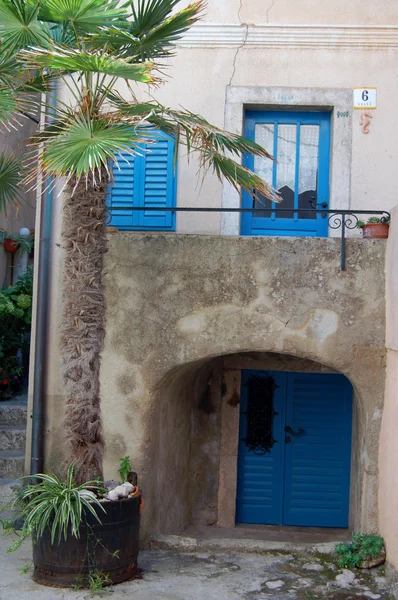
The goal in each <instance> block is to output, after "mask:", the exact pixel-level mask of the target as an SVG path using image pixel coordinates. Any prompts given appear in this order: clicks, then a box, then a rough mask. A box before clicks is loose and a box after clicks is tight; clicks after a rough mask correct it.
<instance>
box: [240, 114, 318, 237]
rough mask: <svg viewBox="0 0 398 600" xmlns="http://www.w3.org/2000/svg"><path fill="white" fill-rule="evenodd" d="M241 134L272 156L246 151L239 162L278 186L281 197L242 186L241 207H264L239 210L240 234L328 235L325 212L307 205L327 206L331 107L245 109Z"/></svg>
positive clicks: (275, 186)
mask: <svg viewBox="0 0 398 600" xmlns="http://www.w3.org/2000/svg"><path fill="white" fill-rule="evenodd" d="M245 136H246V137H248V138H250V139H252V140H255V141H256V142H257V143H259V144H260V145H261V146H263V147H264V148H265V149H266V150H268V152H269V153H270V154H272V155H273V156H274V158H275V159H276V161H271V160H270V159H267V158H263V157H258V156H257V157H254V156H253V155H246V156H245V157H244V165H245V166H246V167H248V168H250V169H252V170H254V171H255V172H256V173H257V174H258V175H260V177H262V179H264V180H265V181H267V182H268V183H270V184H271V185H272V186H273V187H274V188H275V189H276V190H278V191H279V193H280V195H281V197H282V202H280V203H278V204H276V203H274V202H270V201H269V200H267V199H266V198H264V197H263V196H260V197H259V198H256V197H254V196H252V195H250V194H249V193H248V192H243V194H242V203H243V208H261V209H262V208H264V210H262V211H261V212H260V213H259V212H256V213H250V212H247V213H242V220H241V233H242V235H289V236H327V234H328V219H327V216H326V214H323V215H322V213H318V214H316V213H315V212H314V210H311V209H313V208H315V207H316V208H328V206H329V163H330V113H328V112H277V111H254V110H247V111H246V113H245ZM275 208H283V209H288V210H286V211H285V212H283V213H276V212H274V210H273V209H275ZM295 209H307V210H306V211H305V212H295Z"/></svg>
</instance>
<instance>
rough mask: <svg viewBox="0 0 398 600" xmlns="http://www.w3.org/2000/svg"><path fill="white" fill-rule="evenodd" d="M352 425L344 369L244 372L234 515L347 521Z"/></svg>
mask: <svg viewBox="0 0 398 600" xmlns="http://www.w3.org/2000/svg"><path fill="white" fill-rule="evenodd" d="M262 378H266V379H267V380H268V382H270V381H271V388H272V390H271V391H270V388H269V386H268V392H267V389H265V391H261V390H262V389H263V388H262V387H261V385H262V384H261V385H260V388H258V386H257V388H256V385H257V383H256V381H257V382H258V380H259V379H260V381H261V379H262ZM256 389H257V392H256ZM271 392H272V393H271ZM351 429H352V387H351V384H350V382H349V381H348V379H347V378H346V377H344V376H343V375H332V374H318V373H316V374H314V373H292V372H279V371H277V372H263V371H260V372H258V371H248V370H245V371H242V389H241V407H240V428H239V455H238V482H237V483H238V485H237V503H236V522H237V523H258V524H260V523H262V524H278V525H296V526H311V527H348V514H349V495H350V494H349V491H350V463H351Z"/></svg>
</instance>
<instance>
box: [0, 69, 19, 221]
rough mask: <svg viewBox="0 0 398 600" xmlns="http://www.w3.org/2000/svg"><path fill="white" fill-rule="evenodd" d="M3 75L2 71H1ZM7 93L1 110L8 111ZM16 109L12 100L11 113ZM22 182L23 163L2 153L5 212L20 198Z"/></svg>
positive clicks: (0, 191) (0, 190) (0, 99)
mask: <svg viewBox="0 0 398 600" xmlns="http://www.w3.org/2000/svg"><path fill="white" fill-rule="evenodd" d="M0 76H1V71H0ZM6 100H7V94H5V95H3V96H2V95H1V94H0V109H1V112H2V113H3V111H7V107H6V106H5V102H6ZM14 111H15V105H14V102H13V101H11V105H10V113H11V114H12V113H13V112H14ZM20 183H21V164H20V163H19V161H17V160H15V159H14V158H13V157H12V156H7V155H6V154H4V153H1V154H0V212H5V211H6V208H7V206H8V205H9V204H11V203H12V202H15V201H16V199H17V198H18V190H19V185H20Z"/></svg>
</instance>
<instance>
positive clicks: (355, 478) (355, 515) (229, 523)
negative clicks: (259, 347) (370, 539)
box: [217, 357, 369, 530]
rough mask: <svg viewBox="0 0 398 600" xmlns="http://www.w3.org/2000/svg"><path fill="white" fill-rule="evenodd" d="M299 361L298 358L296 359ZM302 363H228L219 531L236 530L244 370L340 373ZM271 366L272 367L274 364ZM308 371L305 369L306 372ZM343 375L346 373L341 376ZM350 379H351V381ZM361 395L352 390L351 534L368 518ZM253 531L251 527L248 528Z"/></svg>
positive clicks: (221, 462)
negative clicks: (360, 457) (361, 455)
mask: <svg viewBox="0 0 398 600" xmlns="http://www.w3.org/2000/svg"><path fill="white" fill-rule="evenodd" d="M295 358H297V357H295ZM298 360H299V368H296V367H295V366H294V363H292V362H291V361H289V363H288V364H286V367H282V365H281V364H280V363H279V364H278V362H279V361H277V360H273V359H272V357H271V359H270V362H269V361H267V362H266V363H264V362H263V361H253V360H249V359H243V360H242V359H235V358H231V359H230V360H227V361H225V366H224V368H225V369H226V370H224V382H225V386H226V389H227V390H228V391H227V395H226V396H225V397H224V398H223V401H222V402H221V415H220V421H221V422H220V428H221V430H220V456H219V468H218V473H219V486H218V494H217V525H218V526H219V527H227V528H234V527H235V526H236V520H235V517H236V494H237V485H238V447H239V427H240V391H241V375H242V371H243V370H258V371H261V370H264V371H290V372H307V373H322V374H323V373H339V372H338V371H335V370H333V369H331V368H328V367H327V366H324V367H322V366H320V368H319V369H311V368H306V367H305V366H304V365H303V362H302V360H301V359H298ZM270 363H271V364H270ZM303 367H304V368H303ZM340 374H342V373H340ZM347 379H348V378H347ZM232 390H234V393H233V396H232V397H233V398H234V400H235V398H236V394H238V396H239V403H238V404H236V401H237V399H236V400H235V401H234V402H233V403H230V402H229V400H230V399H231V394H232ZM358 402H360V399H359V397H358V392H357V390H356V388H355V387H353V390H352V432H351V468H350V495H349V514H348V519H349V521H348V522H349V530H351V529H352V528H353V527H358V525H356V524H357V523H358V522H360V521H362V520H363V519H364V518H369V515H368V513H366V517H365V516H364V513H363V506H362V503H361V501H360V492H359V489H360V487H359V486H362V485H363V483H362V481H363V476H364V471H363V465H362V463H358V453H359V452H360V450H359V445H360V441H361V440H360V438H359V437H358V434H359V432H358ZM248 527H249V528H250V525H248Z"/></svg>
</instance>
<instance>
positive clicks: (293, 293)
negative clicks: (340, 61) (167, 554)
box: [101, 233, 385, 536]
mask: <svg viewBox="0 0 398 600" xmlns="http://www.w3.org/2000/svg"><path fill="white" fill-rule="evenodd" d="M384 253H385V243H384V242H383V241H369V240H349V241H348V242H347V270H346V271H345V272H341V271H340V269H339V241H338V240H334V239H325V238H302V239H295V238H271V237H269V238H267V237H263V238H229V237H210V236H176V235H138V234H129V233H118V234H113V235H112V236H110V251H109V253H108V258H107V266H106V271H107V275H106V290H107V300H108V313H107V319H108V321H107V335H106V341H105V348H104V352H103V366H102V372H101V379H102V396H103V411H104V421H105V435H106V439H107V444H108V451H107V455H106V462H105V468H106V475H107V477H111V476H114V475H115V474H116V470H117V468H118V462H119V458H120V456H122V455H126V454H129V455H130V456H131V457H132V459H133V465H134V468H135V469H136V470H137V471H138V472H139V473H140V478H141V483H142V485H143V487H144V491H145V496H146V499H147V509H146V511H145V514H144V519H143V534H144V536H147V535H149V534H150V533H152V532H154V531H157V532H167V533H180V532H181V531H182V530H183V528H184V525H186V524H187V523H188V522H189V520H190V519H191V518H192V515H197V516H198V515H199V516H198V519H200V518H203V519H204V520H206V519H208V520H210V519H211V518H214V517H217V515H215V514H214V503H215V502H217V501H219V498H218V500H216V501H215V500H214V490H215V486H216V479H217V477H218V459H217V460H214V457H215V455H216V454H217V452H219V450H218V449H219V447H220V443H221V441H220V438H219V433H218V430H219V427H220V425H219V423H220V419H221V417H220V415H219V412H220V410H222V406H221V405H220V404H219V401H218V399H217V394H216V393H212V394H211V396H212V404H213V406H212V407H211V410H210V411H209V414H206V412H203V411H201V410H200V409H199V405H200V403H201V401H202V400H203V391H204V390H203V384H205V387H206V385H207V378H206V377H203V376H201V375H200V373H201V372H202V371H203V370H208V369H213V370H214V374H213V376H214V377H215V378H216V377H217V376H218V375H217V372H216V371H217V369H216V367H217V365H218V363H217V364H216V363H214V360H215V359H216V358H217V357H220V356H225V355H230V354H238V353H239V354H242V353H249V356H251V355H252V353H264V352H265V353H278V354H279V355H280V354H286V355H290V356H295V357H298V358H301V359H306V360H311V361H315V362H317V363H320V364H321V365H325V366H327V367H329V368H331V369H334V370H336V371H338V372H341V373H343V374H345V375H346V376H347V377H348V378H349V379H350V380H351V382H352V384H353V386H354V394H355V402H356V414H357V422H356V424H355V429H356V431H354V440H355V441H354V445H355V446H356V450H355V451H354V454H353V456H354V458H353V460H354V461H355V462H354V468H355V474H356V481H355V482H354V484H353V489H354V491H355V499H354V500H353V501H352V524H353V525H354V526H355V527H356V528H357V529H362V530H368V529H377V516H378V515H377V510H378V509H377V493H376V490H377V476H378V466H377V450H378V443H379V427H380V415H381V409H382V406H383V386H384V362H385V358H384V354H385V351H384V313H385V310H384V293H383V290H384ZM217 368H218V367H217ZM200 380H202V383H201V384H200ZM198 381H199V383H198ZM201 386H202V388H201ZM375 416H376V418H375ZM206 419H207V425H206ZM193 440H195V443H193ZM198 446H201V448H202V449H201V451H200V453H199V454H200V455H202V462H201V461H200V456H198V451H197V448H198ZM221 454H223V455H224V457H226V450H225V448H223V449H222V451H221ZM232 460H233V459H231V462H232ZM195 473H196V474H197V475H196V476H195V475H194V474H195ZM208 485H209V486H210V487H211V490H212V492H211V494H213V496H212V498H210V497H209V495H207V496H206V497H203V496H200V493H201V492H200V490H199V487H200V486H202V487H203V486H208ZM211 494H210V495H211ZM198 498H200V502H203V503H204V504H203V506H202V514H201V515H200V507H199V509H198V502H197V499H198ZM232 501H233V502H234V501H235V499H234V498H233V500H232Z"/></svg>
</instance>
